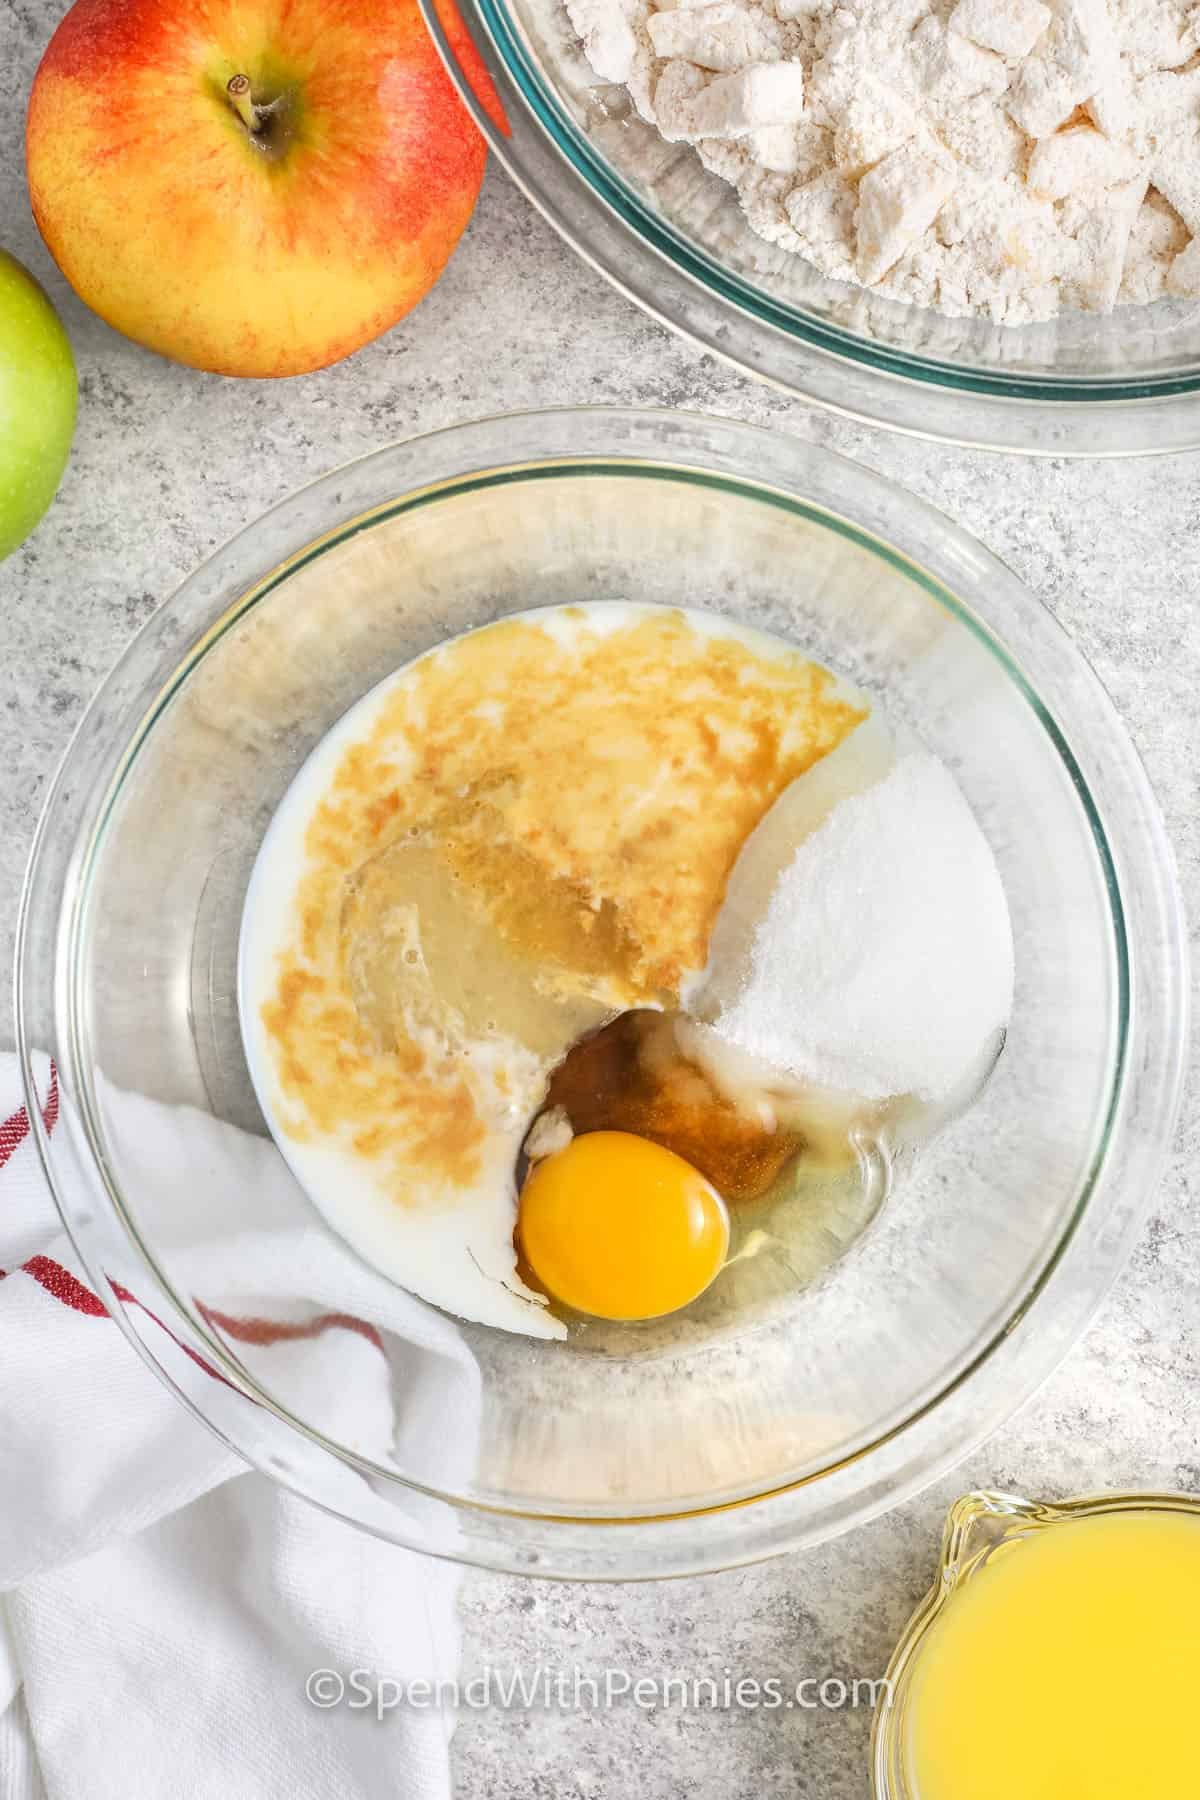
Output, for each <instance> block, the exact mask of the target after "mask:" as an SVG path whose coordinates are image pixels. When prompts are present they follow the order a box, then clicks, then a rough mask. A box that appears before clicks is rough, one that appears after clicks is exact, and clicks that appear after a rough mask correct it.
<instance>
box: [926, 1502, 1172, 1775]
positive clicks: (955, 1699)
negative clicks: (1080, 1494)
mask: <svg viewBox="0 0 1200 1800" xmlns="http://www.w3.org/2000/svg"><path fill="white" fill-rule="evenodd" d="M904 1748H905V1764H906V1771H907V1774H908V1780H909V1785H910V1788H911V1792H912V1794H913V1796H914V1800H1192V1797H1193V1796H1200V1518H1196V1519H1193V1518H1189V1517H1187V1516H1186V1515H1184V1514H1171V1513H1165V1512H1159V1513H1151V1512H1146V1513H1118V1514H1110V1515H1107V1516H1093V1517H1089V1518H1080V1519H1067V1520H1063V1521H1061V1522H1059V1523H1057V1524H1051V1525H1047V1526H1045V1527H1043V1528H1041V1529H1040V1530H1037V1531H1035V1532H1033V1533H1032V1535H1031V1536H1029V1537H1026V1538H1021V1539H1016V1540H1014V1542H1013V1543H1011V1544H1009V1545H1006V1546H1003V1547H1001V1548H1000V1549H999V1550H997V1551H996V1552H995V1553H994V1555H993V1557H992V1559H991V1560H989V1562H988V1563H987V1564H986V1565H985V1567H984V1568H982V1569H981V1570H979V1571H977V1572H976V1573H975V1574H974V1575H972V1576H970V1577H968V1579H967V1580H966V1581H965V1582H964V1583H963V1586H962V1588H961V1589H960V1590H959V1591H958V1592H957V1593H956V1594H954V1595H952V1597H951V1598H950V1600H949V1601H948V1602H947V1604H946V1606H945V1608H944V1610H943V1611H942V1613H941V1615H940V1617H939V1618H938V1619H937V1620H936V1621H935V1623H934V1625H933V1626H932V1628H931V1629H930V1631H929V1633H928V1635H927V1637H926V1639H925V1641H924V1643H923V1644H922V1645H921V1647H920V1649H919V1651H918V1653H917V1658H916V1661H915V1662H914V1665H913V1671H912V1676H911V1688H910V1691H909V1703H908V1706H907V1707H906V1709H905V1732H904Z"/></svg>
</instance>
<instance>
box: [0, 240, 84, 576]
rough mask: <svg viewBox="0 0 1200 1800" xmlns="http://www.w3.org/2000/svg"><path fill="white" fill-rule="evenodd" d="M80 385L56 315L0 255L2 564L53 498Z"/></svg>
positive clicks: (22, 272)
mask: <svg viewBox="0 0 1200 1800" xmlns="http://www.w3.org/2000/svg"><path fill="white" fill-rule="evenodd" d="M78 387H79V384H78V382H77V381H76V378H75V358H74V357H73V356H72V355H71V345H70V342H69V340H68V338H67V334H66V332H65V331H64V330H63V328H62V326H61V324H60V323H59V318H58V314H57V313H56V312H55V310H54V308H53V307H52V306H51V304H50V302H49V300H48V299H47V298H46V295H45V294H44V293H43V291H42V289H41V288H40V287H39V286H38V284H37V282H36V281H35V280H34V279H33V276H32V275H31V274H30V273H29V271H28V270H27V269H24V268H22V267H21V264H20V263H19V262H18V261H17V259H16V257H14V256H9V254H8V252H7V251H6V250H0V560H3V558H4V557H6V556H7V555H9V553H10V552H11V551H13V550H15V549H16V547H17V545H18V544H23V543H24V541H25V539H26V538H27V537H28V536H29V534H30V532H31V531H32V530H33V528H34V526H35V525H36V524H37V522H38V520H39V519H40V518H41V516H42V514H43V513H44V512H45V510H46V508H47V507H48V506H49V504H50V502H51V501H52V500H53V498H54V496H55V494H56V493H57V491H58V484H59V482H60V481H61V480H62V473H63V470H64V469H65V468H66V466H67V454H68V452H69V451H70V448H71V438H72V435H73V433H74V430H75V404H76V399H77V396H78Z"/></svg>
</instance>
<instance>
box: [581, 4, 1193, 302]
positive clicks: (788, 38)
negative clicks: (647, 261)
mask: <svg viewBox="0 0 1200 1800" xmlns="http://www.w3.org/2000/svg"><path fill="white" fill-rule="evenodd" d="M566 4H567V10H568V12H569V14H570V17H571V20H572V23H573V25H574V27H575V29H576V31H577V32H578V33H579V35H580V37H581V39H582V40H583V48H584V53H585V55H586V56H587V58H588V60H589V62H590V64H591V66H592V68H593V69H594V70H595V72H596V74H597V76H598V77H599V78H600V79H601V80H603V81H608V82H614V83H617V84H619V85H622V86H625V87H627V88H628V90H629V93H630V95H631V97H632V99H633V101H634V104H635V105H636V107H637V109H638V111H639V112H640V113H641V114H642V116H643V117H644V118H645V119H647V120H648V121H649V122H650V123H651V124H652V125H656V126H657V127H658V129H659V130H660V131H661V133H662V135H663V136H664V137H665V138H667V139H668V140H670V141H671V142H683V143H690V144H693V145H694V146H695V148H696V151H697V154H698V155H699V157H700V159H701V161H702V162H703V163H704V164H705V166H706V167H707V168H708V169H710V170H711V171H712V172H713V173H714V174H717V175H719V176H721V177H722V179H724V180H725V181H728V182H729V183H730V185H731V186H733V187H734V188H735V189H736V190H737V194H738V197H739V199H740V201H741V204H742V208H743V211H744V213H745V215H746V219H747V222H748V223H749V224H750V226H751V227H752V228H753V230H755V231H756V232H758V234H759V235H760V236H761V237H764V238H766V239H767V240H768V241H769V242H771V243H773V244H777V245H779V246H781V247H782V248H783V249H785V250H787V251H791V252H793V253H795V254H797V255H800V256H803V257H805V258H807V260H808V261H809V262H811V263H813V264H814V265H815V266H816V267H817V268H818V269H819V270H820V271H821V273H822V274H824V275H827V276H830V277H832V278H833V279H835V280H839V281H850V282H855V283H857V284H858V285H859V286H862V287H866V288H869V289H870V290H871V291H873V292H878V293H881V294H885V295H888V296H889V297H891V298H892V299H897V300H902V301H906V302H908V303H910V304H913V305H917V306H928V307H933V308H936V309H938V310H940V311H942V312H946V313H951V314H955V315H960V314H971V313H981V314H985V315H986V316H988V317H990V318H991V319H993V320H995V321H997V322H999V323H1002V324H1009V325H1022V324H1027V323H1030V322H1032V321H1034V320H1038V319H1048V318H1053V317H1054V316H1055V315H1056V314H1057V313H1059V312H1063V311H1069V310H1082V311H1089V312H1110V311H1111V310H1112V309H1113V308H1114V307H1115V306H1118V305H1124V304H1129V305H1139V304H1144V303H1148V302H1150V301H1154V300H1158V299H1161V298H1163V297H1164V296H1168V295H1175V296H1188V297H1191V296H1194V295H1195V294H1196V292H1197V287H1196V276H1195V258H1194V257H1193V256H1192V254H1191V240H1192V239H1193V238H1194V237H1197V236H1200V3H1198V0H657V3H656V0H566ZM1177 264H1178V266H1176V265H1177Z"/></svg>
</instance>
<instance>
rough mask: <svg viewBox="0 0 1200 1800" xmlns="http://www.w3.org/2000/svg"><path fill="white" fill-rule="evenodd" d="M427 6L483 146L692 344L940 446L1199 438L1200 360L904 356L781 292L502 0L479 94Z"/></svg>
mask: <svg viewBox="0 0 1200 1800" xmlns="http://www.w3.org/2000/svg"><path fill="white" fill-rule="evenodd" d="M419 4H420V7H421V11H422V13H423V15H424V18H425V23H426V26H427V28H428V30H429V32H430V34H431V36H432V38H433V40H434V43H435V45H436V47H437V50H438V53H439V55H440V57H441V59H442V62H443V63H444V65H445V67H446V69H447V71H448V72H449V74H450V76H451V78H452V80H453V81H454V84H455V86H456V88H457V89H458V91H459V94H460V96H461V98H462V100H463V101H464V103H465V105H466V106H467V108H468V110H469V111H470V113H471V115H472V117H473V119H474V121H475V123H476V125H477V126H478V127H479V129H480V131H481V132H482V133H483V135H484V137H485V139H486V141H487V144H488V147H489V149H490V150H491V151H493V152H494V154H495V156H496V157H497V159H498V161H499V162H500V163H501V164H502V166H503V167H504V168H505V170H506V172H507V173H508V175H509V176H510V177H511V178H512V180H513V181H514V182H515V183H516V185H517V186H518V187H519V188H520V189H521V191H522V192H523V193H524V194H525V196H526V198H527V199H528V200H530V201H531V203H532V204H533V205H534V206H535V207H536V208H537V210H538V211H539V212H540V213H541V214H542V216H543V217H544V218H545V219H546V220H547V222H548V223H549V224H550V225H551V226H552V227H553V228H554V230H555V231H557V232H558V234H559V236H561V237H562V238H563V239H564V240H565V241H566V243H567V244H568V245H569V246H570V247H571V249H573V250H574V251H575V252H576V254H577V255H579V256H580V257H581V258H582V259H583V260H584V261H585V262H587V263H588V264H590V265H591V266H592V267H593V268H595V269H597V270H598V271H599V272H600V273H601V274H602V275H604V276H605V277H606V279H607V280H608V281H609V282H611V283H612V285H613V286H615V287H616V288H617V289H618V290H619V291H620V292H621V293H623V294H624V295H625V297H626V298H627V299H630V300H632V301H633V302H634V304H635V305H637V306H639V307H640V308H641V309H642V310H643V311H645V312H648V313H649V314H650V315H651V316H652V317H654V318H656V319H657V320H658V321H659V322H660V323H661V324H663V325H665V326H667V327H668V328H669V329H671V330H673V331H675V332H676V333H678V334H679V335H680V336H682V337H684V338H685V339H687V340H688V341H690V342H691V343H692V344H693V345H694V346H695V347H697V348H698V349H701V350H703V351H705V352H707V353H709V354H711V355H713V356H715V357H718V358H719V359H720V360H721V361H723V362H725V363H727V364H729V365H730V366H731V367H733V368H735V369H737V370H739V371H740V372H741V373H743V374H745V373H749V374H752V375H756V376H758V377H759V378H761V379H763V380H765V381H767V382H768V383H770V384H771V385H772V386H775V387H777V388H779V389H781V390H782V391H784V392H786V393H791V394H794V395H796V396H798V397H800V398H803V399H807V400H809V401H812V402H814V403H815V404H817V405H819V406H821V407H823V408H825V409H827V410H829V411H831V412H833V413H836V414H839V415H841V416H843V417H846V418H850V419H854V420H856V421H858V422H861V423H866V424H874V425H881V426H884V427H885V428H887V429H890V430H894V431H898V432H900V433H902V434H904V435H907V436H912V437H917V438H923V439H929V440H932V441H938V442H946V443H953V444H959V445H963V446H970V447H973V448H980V449H991V450H996V451H1001V452H1006V453H1010V454H1025V455H1035V456H1036V455H1045V456H1064V455H1066V456H1087V457H1109V456H1130V455H1165V454H1169V453H1173V452H1178V451H1181V450H1187V449H1193V448H1196V447H1197V446H1200V405H1196V406H1194V407H1189V406H1188V405H1187V404H1186V402H1187V401H1188V399H1189V397H1190V396H1192V395H1194V394H1197V393H1200V362H1196V363H1194V364H1193V365H1192V366H1190V367H1189V368H1187V369H1185V370H1184V371H1182V372H1180V371H1177V370H1176V371H1167V372H1164V373H1162V374H1145V375H1119V376H1111V375H1102V376H1097V377H1095V378H1093V379H1091V380H1087V379H1082V378H1080V377H1079V376H1072V377H1066V376H1064V377H1056V376H1053V375H1049V374H1039V375H1037V376H1029V375H1022V374H1020V373H1019V372H1013V371H1006V370H1004V369H1003V368H999V367H994V366H993V367H989V366H987V365H979V366H978V367H967V366H966V365H963V364H958V363H954V362H952V361H947V360H945V359H940V358H937V357H933V356H924V355H921V354H920V353H917V352H905V351H901V350H897V349H894V348H892V347H890V346H888V345H885V344H883V343H882V342H879V341H877V340H874V339H872V338H870V337H867V336H864V335H862V334H860V333H858V332H855V331H852V330H850V329H849V328H847V327H843V326H839V325H836V324H834V323H832V322H830V321H827V320H823V319H821V318H819V317H817V316H816V315H814V314H810V313H807V312H805V311H804V310H803V309H801V308H797V307H792V306H788V305H785V304H783V303H781V302H778V301H775V300H774V299H773V298H772V297H771V296H770V295H767V294H766V293H764V292H763V291H762V290H761V289H758V288H756V287H755V286H754V284H753V283H752V282H750V281H748V280H746V279H745V278H743V277H742V276H741V275H739V274H738V273H737V272H736V271H734V270H733V269H731V268H728V267H727V266H725V265H724V264H722V263H721V262H719V261H718V260H717V259H716V258H715V257H713V256H712V255H711V254H710V253H709V252H708V251H707V250H706V249H705V248H704V247H703V246H702V245H700V244H699V243H697V242H696V241H695V240H693V239H691V238H689V237H688V236H687V235H685V234H684V233H683V232H681V231H679V230H677V229H676V228H675V227H674V226H673V225H672V224H671V223H670V221H669V220H667V219H666V218H665V217H663V216H662V215H661V214H659V213H658V212H657V211H656V210H655V209H654V208H653V207H652V206H650V205H649V204H647V202H646V201H645V200H644V199H643V198H642V196H641V195H639V194H638V193H637V191H636V190H635V189H634V188H633V187H632V186H631V185H630V184H629V183H628V182H627V181H626V180H625V178H624V177H623V176H622V175H621V174H620V173H619V172H618V171H617V170H616V169H615V168H614V167H613V165H612V164H611V163H609V162H608V161H607V159H606V158H605V157H604V156H603V155H602V154H600V153H599V152H598V151H597V150H596V148H595V146H594V145H593V144H592V143H591V141H590V140H589V138H588V136H587V134H586V132H584V131H583V130H581V129H580V127H579V126H578V124H577V123H576V121H575V120H574V119H573V118H572V117H571V116H570V114H569V113H568V112H567V110H566V109H565V108H564V107H563V105H562V104H561V102H560V101H559V99H558V97H557V95H556V94H555V93H554V91H553V90H552V89H551V88H550V87H548V85H547V84H546V82H545V81H544V80H543V79H542V78H541V76H540V74H539V72H538V68H537V64H536V59H535V58H534V56H533V55H532V54H531V52H530V50H529V48H528V45H527V43H526V41H525V34H524V33H523V32H522V30H521V29H520V27H519V25H518V24H517V23H516V22H515V21H514V19H513V16H512V14H511V11H510V10H509V9H508V7H507V6H506V4H505V0H465V5H464V7H463V8H462V14H461V16H462V18H463V21H464V24H465V25H466V28H467V31H468V33H469V35H470V37H471V39H472V42H473V45H474V48H475V50H476V52H477V53H478V56H479V58H480V60H481V61H482V63H483V65H484V68H485V71H486V76H487V78H488V80H489V81H490V84H491V87H492V89H493V90H494V92H492V93H485V94H482V95H481V93H480V92H477V91H476V86H475V85H473V81H472V75H471V74H470V73H469V72H468V70H467V68H466V67H465V66H464V63H463V60H462V58H461V57H460V55H459V54H458V51H457V50H456V48H455V46H454V44H453V42H452V40H451V38H450V35H449V34H448V32H447V31H446V28H445V25H444V22H443V20H442V18H441V16H440V13H439V0H419ZM475 82H476V83H477V82H478V74H477V73H476V74H475ZM600 85H604V84H600ZM496 94H498V95H499V97H500V107H499V109H498V108H497V105H496ZM514 115H515V117H516V119H517V123H514ZM564 178H565V179H564ZM1128 310H1129V311H1131V312H1132V311H1134V310H1138V309H1134V308H1130V309H1128ZM1016 329H1020V328H1019V327H1018V328H1016ZM735 340H736V341H735Z"/></svg>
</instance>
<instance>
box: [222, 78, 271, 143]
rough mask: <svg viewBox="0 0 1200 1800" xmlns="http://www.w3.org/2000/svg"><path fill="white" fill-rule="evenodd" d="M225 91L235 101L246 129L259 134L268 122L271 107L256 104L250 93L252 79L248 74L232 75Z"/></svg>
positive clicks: (234, 105) (235, 106)
mask: <svg viewBox="0 0 1200 1800" xmlns="http://www.w3.org/2000/svg"><path fill="white" fill-rule="evenodd" d="M225 92H226V93H227V94H228V95H229V98H230V100H231V101H232V102H233V107H234V111H235V112H236V113H237V115H238V117H239V119H240V120H241V121H242V124H243V125H244V126H245V127H246V130H247V131H249V132H250V133H252V134H253V135H254V136H257V135H258V133H259V132H260V131H261V130H262V128H263V125H264V124H265V122H266V118H267V114H268V111H269V108H267V107H265V106H258V105H256V103H255V101H254V100H253V99H252V97H251V94H250V80H249V77H248V76H246V75H231V76H230V77H229V80H228V81H227V82H226V84H225Z"/></svg>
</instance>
